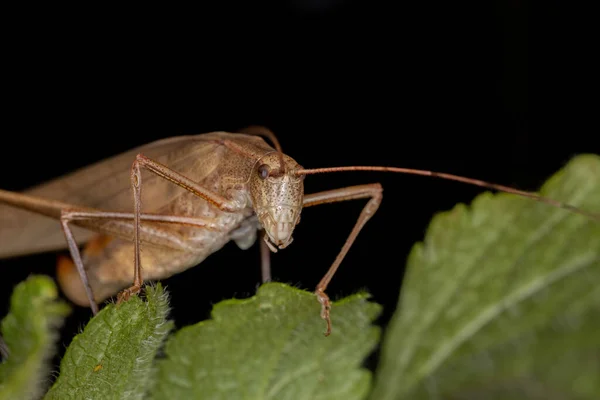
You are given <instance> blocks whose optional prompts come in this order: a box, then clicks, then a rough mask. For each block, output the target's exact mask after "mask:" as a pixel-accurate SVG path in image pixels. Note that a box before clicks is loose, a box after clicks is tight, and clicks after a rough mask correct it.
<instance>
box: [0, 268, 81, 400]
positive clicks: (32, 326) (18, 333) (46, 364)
mask: <svg viewBox="0 0 600 400" xmlns="http://www.w3.org/2000/svg"><path fill="white" fill-rule="evenodd" d="M57 298H58V290H57V288H56V285H55V284H54V282H53V281H52V279H50V278H48V277H46V276H30V277H29V278H27V280H25V281H24V282H21V283H19V284H18V285H17V286H16V287H15V290H14V292H13V294H12V297H11V301H10V313H9V314H8V315H7V316H6V317H5V318H4V319H3V320H2V325H1V326H0V330H1V332H2V336H3V337H4V339H5V341H6V345H7V346H8V350H9V352H10V354H9V357H8V360H6V361H5V362H3V363H2V364H0V399H2V400H4V399H7V400H8V399H23V400H26V399H34V398H39V396H40V395H41V394H43V393H44V391H45V390H46V385H47V383H46V382H48V374H49V372H50V361H49V359H50V358H51V357H52V356H53V355H54V352H55V351H56V350H55V345H56V340H57V338H58V328H59V327H60V326H61V325H62V323H63V321H64V317H65V316H66V315H67V314H68V313H69V311H70V308H69V307H68V306H67V305H66V304H65V303H63V302H61V301H57Z"/></svg>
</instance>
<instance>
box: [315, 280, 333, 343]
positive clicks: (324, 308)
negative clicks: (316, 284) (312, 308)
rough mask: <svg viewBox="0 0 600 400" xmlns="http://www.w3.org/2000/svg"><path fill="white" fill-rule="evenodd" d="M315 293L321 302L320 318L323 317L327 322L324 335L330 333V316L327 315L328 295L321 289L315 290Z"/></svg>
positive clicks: (328, 307) (329, 306)
mask: <svg viewBox="0 0 600 400" xmlns="http://www.w3.org/2000/svg"><path fill="white" fill-rule="evenodd" d="M315 295H316V296H317V299H318V300H319V303H321V318H323V319H324V320H325V321H326V322H327V330H326V331H325V336H329V335H331V318H330V316H329V312H330V311H331V303H330V302H329V296H327V294H325V292H324V291H323V289H318V288H317V290H316V291H315Z"/></svg>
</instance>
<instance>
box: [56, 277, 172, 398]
mask: <svg viewBox="0 0 600 400" xmlns="http://www.w3.org/2000/svg"><path fill="white" fill-rule="evenodd" d="M145 293H146V297H147V301H144V300H143V299H141V298H140V297H138V296H134V297H132V298H130V299H129V300H128V301H126V302H123V303H121V304H119V305H115V304H109V305H107V306H106V307H104V308H103V309H102V310H101V311H100V312H99V313H98V315H96V316H95V317H94V318H92V319H91V320H90V322H89V323H88V324H87V325H86V327H85V329H84V331H83V332H82V333H80V334H79V335H77V336H75V337H74V338H73V341H72V342H71V344H70V345H69V347H68V348H67V351H66V353H65V356H64V357H63V359H62V361H61V365H60V375H59V378H58V379H57V381H56V382H55V384H54V385H53V386H52V388H51V389H50V391H49V392H48V393H47V394H46V397H45V398H44V399H61V400H62V399H142V398H145V397H144V396H145V392H146V391H147V390H148V388H149V386H150V378H151V377H152V363H153V362H154V358H155V356H156V354H157V352H158V350H159V348H160V346H161V345H162V344H163V341H164V339H165V338H166V336H167V334H168V333H169V331H170V329H171V327H172V323H171V322H170V321H167V314H168V311H169V305H168V299H167V295H166V293H165V292H164V290H163V288H162V286H161V285H160V284H157V285H156V286H146V288H145Z"/></svg>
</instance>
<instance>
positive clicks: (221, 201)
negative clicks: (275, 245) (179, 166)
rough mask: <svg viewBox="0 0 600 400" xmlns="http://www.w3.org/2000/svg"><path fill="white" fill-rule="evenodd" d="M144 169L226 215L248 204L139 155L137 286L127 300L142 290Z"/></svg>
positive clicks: (134, 170)
mask: <svg viewBox="0 0 600 400" xmlns="http://www.w3.org/2000/svg"><path fill="white" fill-rule="evenodd" d="M141 168H145V169H147V170H148V171H150V172H152V173H154V174H156V175H158V176H159V177H161V178H164V179H166V180H168V181H169V182H172V183H174V184H175V185H178V186H181V187H182V188H184V189H185V190H187V191H189V192H191V193H193V194H195V195H196V196H198V197H200V198H203V199H204V200H206V201H208V202H209V203H211V204H213V205H214V206H216V207H218V208H219V209H220V210H221V211H224V212H236V211H239V210H241V209H242V208H243V207H244V206H245V205H244V204H241V202H239V201H237V200H234V199H227V198H225V197H223V196H221V195H219V194H217V193H214V192H213V191H211V190H209V189H206V188H205V187H203V186H201V185H199V184H198V183H196V182H194V181H192V180H191V179H189V178H187V177H186V176H184V175H182V174H180V173H178V172H177V171H174V170H172V169H170V168H169V167H167V166H165V165H162V164H160V163H158V162H156V161H154V160H151V159H149V158H148V157H146V156H144V155H142V154H138V155H137V156H136V157H135V160H134V161H133V165H132V166H131V188H132V190H133V204H134V212H133V214H134V219H133V243H134V268H135V269H134V275H133V276H134V278H133V285H132V286H131V287H129V288H127V289H125V290H124V291H122V292H121V293H120V294H119V300H118V301H121V300H127V299H128V298H129V297H130V296H131V295H133V294H136V293H138V292H139V291H140V289H141V287H142V282H143V279H142V267H141V264H140V215H141V210H142V173H141Z"/></svg>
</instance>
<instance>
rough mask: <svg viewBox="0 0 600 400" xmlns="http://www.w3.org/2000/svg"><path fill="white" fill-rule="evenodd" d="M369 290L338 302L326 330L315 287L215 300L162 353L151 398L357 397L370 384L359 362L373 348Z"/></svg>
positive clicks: (271, 286)
mask: <svg viewBox="0 0 600 400" xmlns="http://www.w3.org/2000/svg"><path fill="white" fill-rule="evenodd" d="M367 297H368V296H367V295H366V294H356V295H353V296H349V297H347V298H345V299H343V300H340V301H339V302H334V303H333V305H332V310H331V318H332V323H333V332H332V334H331V335H330V336H329V337H325V336H324V335H323V332H324V330H325V324H324V321H323V320H322V319H321V318H320V305H319V303H318V301H317V299H316V298H315V296H314V294H312V293H309V292H306V291H303V290H299V289H296V288H292V287H290V286H287V285H284V284H280V283H267V284H264V285H262V286H261V287H260V288H259V289H258V292H257V294H256V295H255V296H253V297H251V298H249V299H243V300H237V299H233V300H226V301H223V302H220V303H218V304H217V305H215V307H214V308H213V311H212V319H210V320H207V321H202V322H200V323H198V324H196V325H193V326H189V327H186V328H183V329H181V330H180V331H178V332H177V333H176V334H175V335H173V336H172V337H171V338H170V339H169V341H168V342H167V345H166V350H165V352H166V358H165V359H163V360H159V362H158V371H157V375H156V377H155V380H154V381H155V383H156V385H155V387H154V388H153V390H152V392H151V394H152V396H153V398H154V399H190V400H191V399H227V400H235V399H256V400H268V399H277V400H285V399H290V400H291V399H293V400H303V399H310V400H320V399H323V400H324V399H327V400H336V399H340V400H355V399H356V400H358V399H364V398H366V396H367V395H368V392H369V391H370V388H371V374H370V372H369V371H367V370H366V369H364V368H361V363H362V362H363V361H364V359H365V357H366V356H367V355H368V354H369V353H370V352H371V351H372V350H373V349H374V347H375V345H376V344H377V342H378V339H379V328H378V327H376V326H373V325H372V321H373V319H374V318H375V317H376V316H377V315H378V314H379V312H380V306H379V305H377V304H375V303H372V302H368V301H367Z"/></svg>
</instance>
